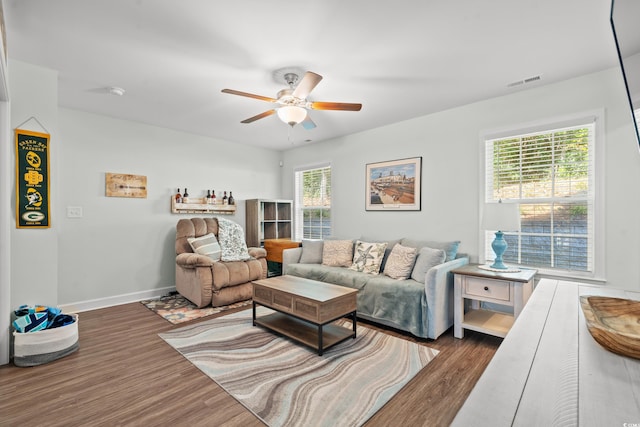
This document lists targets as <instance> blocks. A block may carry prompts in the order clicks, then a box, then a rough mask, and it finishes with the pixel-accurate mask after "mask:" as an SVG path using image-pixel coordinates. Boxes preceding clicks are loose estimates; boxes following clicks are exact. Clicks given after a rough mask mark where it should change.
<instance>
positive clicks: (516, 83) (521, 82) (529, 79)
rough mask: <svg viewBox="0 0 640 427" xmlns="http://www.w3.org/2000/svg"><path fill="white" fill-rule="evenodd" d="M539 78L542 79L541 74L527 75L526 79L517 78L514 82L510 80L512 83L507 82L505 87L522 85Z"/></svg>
mask: <svg viewBox="0 0 640 427" xmlns="http://www.w3.org/2000/svg"><path fill="white" fill-rule="evenodd" d="M541 79H542V76H541V75H537V76H532V77H527V78H526V79H522V80H518V81H515V82H512V83H509V84H508V85H507V87H516V86H520V85H524V84H527V83H533V82H537V81H538V80H541Z"/></svg>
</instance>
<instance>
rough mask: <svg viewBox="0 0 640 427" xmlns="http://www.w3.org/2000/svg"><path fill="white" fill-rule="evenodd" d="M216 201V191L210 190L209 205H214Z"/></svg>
mask: <svg viewBox="0 0 640 427" xmlns="http://www.w3.org/2000/svg"><path fill="white" fill-rule="evenodd" d="M217 202H218V201H217V200H216V190H211V204H212V205H215V204H216V203H217Z"/></svg>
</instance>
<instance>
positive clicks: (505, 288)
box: [452, 264, 537, 338]
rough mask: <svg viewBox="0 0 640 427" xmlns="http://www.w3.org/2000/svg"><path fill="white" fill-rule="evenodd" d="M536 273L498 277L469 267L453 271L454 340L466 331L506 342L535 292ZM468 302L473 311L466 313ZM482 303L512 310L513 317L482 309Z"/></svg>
mask: <svg viewBox="0 0 640 427" xmlns="http://www.w3.org/2000/svg"><path fill="white" fill-rule="evenodd" d="M536 272H537V270H534V269H529V268H526V269H525V268H523V269H522V270H521V271H519V272H517V273H499V272H494V271H489V270H483V269H481V268H478V265H477V264H468V265H465V266H463V267H460V268H456V269H455V270H452V273H453V274H454V276H453V277H454V280H453V283H454V310H453V336H454V337H456V338H463V337H464V330H465V329H470V330H473V331H478V332H482V333H485V334H490V335H495V336H497V337H502V338H504V337H505V336H506V335H507V332H509V329H511V326H512V325H513V322H514V321H515V319H517V318H518V316H519V315H520V312H521V311H522V309H523V307H524V305H525V304H526V303H527V300H528V299H529V297H530V296H531V293H532V292H533V278H534V276H535V274H536ZM465 300H470V301H471V308H470V310H468V311H467V312H466V313H465ZM481 302H488V303H494V304H500V305H504V306H510V307H513V313H503V312H498V311H492V310H487V309H483V308H481V306H480V303H481Z"/></svg>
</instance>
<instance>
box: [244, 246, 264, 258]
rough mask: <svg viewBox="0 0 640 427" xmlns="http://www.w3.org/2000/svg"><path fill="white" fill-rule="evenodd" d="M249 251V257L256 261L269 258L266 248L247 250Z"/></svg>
mask: <svg viewBox="0 0 640 427" xmlns="http://www.w3.org/2000/svg"><path fill="white" fill-rule="evenodd" d="M247 251H248V252H249V255H250V256H252V257H254V258H255V259H260V258H266V257H267V251H266V250H265V248H247Z"/></svg>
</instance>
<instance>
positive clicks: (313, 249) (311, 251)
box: [300, 240, 324, 264]
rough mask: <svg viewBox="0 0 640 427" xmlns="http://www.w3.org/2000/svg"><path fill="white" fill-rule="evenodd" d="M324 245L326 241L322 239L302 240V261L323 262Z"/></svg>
mask: <svg viewBox="0 0 640 427" xmlns="http://www.w3.org/2000/svg"><path fill="white" fill-rule="evenodd" d="M323 247H324V242H323V241H322V240H302V254H301V255H300V263H302V264H321V263H322V248H323Z"/></svg>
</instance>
